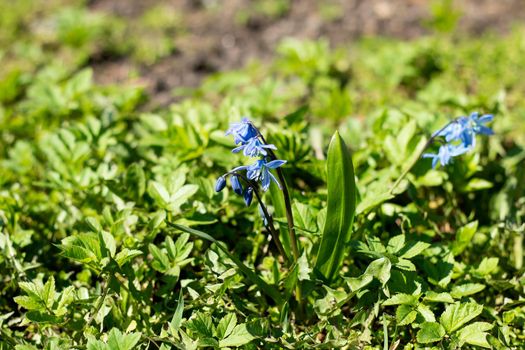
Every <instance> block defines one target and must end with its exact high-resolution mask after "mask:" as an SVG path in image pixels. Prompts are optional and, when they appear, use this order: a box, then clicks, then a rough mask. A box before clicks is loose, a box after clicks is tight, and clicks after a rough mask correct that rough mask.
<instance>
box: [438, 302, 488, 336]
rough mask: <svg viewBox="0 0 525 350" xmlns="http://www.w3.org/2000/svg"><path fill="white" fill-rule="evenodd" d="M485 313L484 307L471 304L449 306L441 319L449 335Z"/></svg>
mask: <svg viewBox="0 0 525 350" xmlns="http://www.w3.org/2000/svg"><path fill="white" fill-rule="evenodd" d="M481 311H483V305H479V304H476V303H474V302H471V303H464V304H460V303H456V304H452V305H449V306H447V308H446V309H445V311H444V312H443V314H441V317H440V319H439V322H440V323H441V324H442V325H443V327H445V330H446V331H447V333H449V334H450V333H452V332H454V331H455V330H457V329H459V328H461V326H463V325H464V324H465V323H467V322H469V321H470V320H472V319H474V318H476V317H477V316H478V315H479V314H481Z"/></svg>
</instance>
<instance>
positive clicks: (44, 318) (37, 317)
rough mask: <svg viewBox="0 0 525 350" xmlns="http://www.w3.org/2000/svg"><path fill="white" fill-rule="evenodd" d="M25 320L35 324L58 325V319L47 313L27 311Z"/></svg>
mask: <svg viewBox="0 0 525 350" xmlns="http://www.w3.org/2000/svg"><path fill="white" fill-rule="evenodd" d="M25 316H26V318H27V319H28V320H30V321H31V322H35V323H59V322H60V317H57V316H55V315H50V314H48V313H47V312H40V311H28V312H26V315H25Z"/></svg>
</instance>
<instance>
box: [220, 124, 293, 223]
mask: <svg viewBox="0 0 525 350" xmlns="http://www.w3.org/2000/svg"><path fill="white" fill-rule="evenodd" d="M226 135H233V141H234V142H235V144H236V145H238V146H237V147H235V148H234V149H233V150H232V152H233V153H239V152H241V151H242V152H243V154H244V155H245V156H248V157H252V158H258V159H257V160H256V161H255V163H253V164H251V165H244V166H239V167H237V168H235V169H233V170H231V171H229V172H228V173H226V174H224V175H222V176H220V177H219V178H218V179H217V182H216V184H215V191H217V192H219V191H222V190H223V189H224V187H225V186H226V179H225V177H226V176H228V175H229V176H230V182H231V186H232V189H233V191H234V192H235V193H236V194H238V195H241V196H243V199H244V202H245V204H246V206H250V204H251V203H252V200H253V195H254V192H255V191H256V188H255V187H254V186H255V184H256V183H260V184H261V188H262V190H263V191H267V190H268V189H269V188H270V184H271V183H272V181H273V182H275V183H276V184H277V186H278V187H279V188H280V189H281V184H280V183H279V180H277V178H276V177H275V175H274V174H272V170H273V169H277V168H279V167H281V166H283V165H284V164H285V163H286V161H284V160H279V159H276V158H275V154H274V153H273V151H274V150H277V147H275V146H274V145H271V144H268V143H266V141H265V140H264V138H263V137H262V136H261V134H260V132H259V130H257V128H256V127H255V126H254V125H253V124H252V122H251V121H250V120H249V119H247V118H243V119H242V120H241V121H240V122H239V123H232V124H230V128H229V129H228V131H226ZM243 172H245V175H243V174H242V173H243ZM241 182H242V183H241ZM243 184H244V186H243ZM258 199H259V198H258ZM259 200H260V199H259ZM261 205H262V203H259V207H260V208H261ZM262 216H263V219H264V221H265V225H267V223H268V221H267V218H266V217H265V215H264V213H263V214H262Z"/></svg>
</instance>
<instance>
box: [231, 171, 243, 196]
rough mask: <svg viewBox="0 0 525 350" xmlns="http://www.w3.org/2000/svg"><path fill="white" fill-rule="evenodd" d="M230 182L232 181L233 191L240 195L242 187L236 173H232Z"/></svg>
mask: <svg viewBox="0 0 525 350" xmlns="http://www.w3.org/2000/svg"><path fill="white" fill-rule="evenodd" d="M231 183H232V188H233V191H234V192H235V193H237V194H238V195H239V196H242V192H243V189H242V185H241V182H240V181H239V177H238V176H236V175H232V177H231Z"/></svg>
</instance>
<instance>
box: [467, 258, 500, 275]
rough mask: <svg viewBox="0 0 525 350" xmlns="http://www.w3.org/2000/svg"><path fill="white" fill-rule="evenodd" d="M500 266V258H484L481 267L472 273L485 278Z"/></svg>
mask: <svg viewBox="0 0 525 350" xmlns="http://www.w3.org/2000/svg"><path fill="white" fill-rule="evenodd" d="M498 264H499V259H498V258H483V260H481V262H480V263H479V266H478V267H477V268H476V269H475V270H474V271H472V272H473V273H474V274H476V275H478V276H482V277H485V276H487V275H490V274H492V273H494V272H495V271H496V270H497V269H498Z"/></svg>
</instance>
